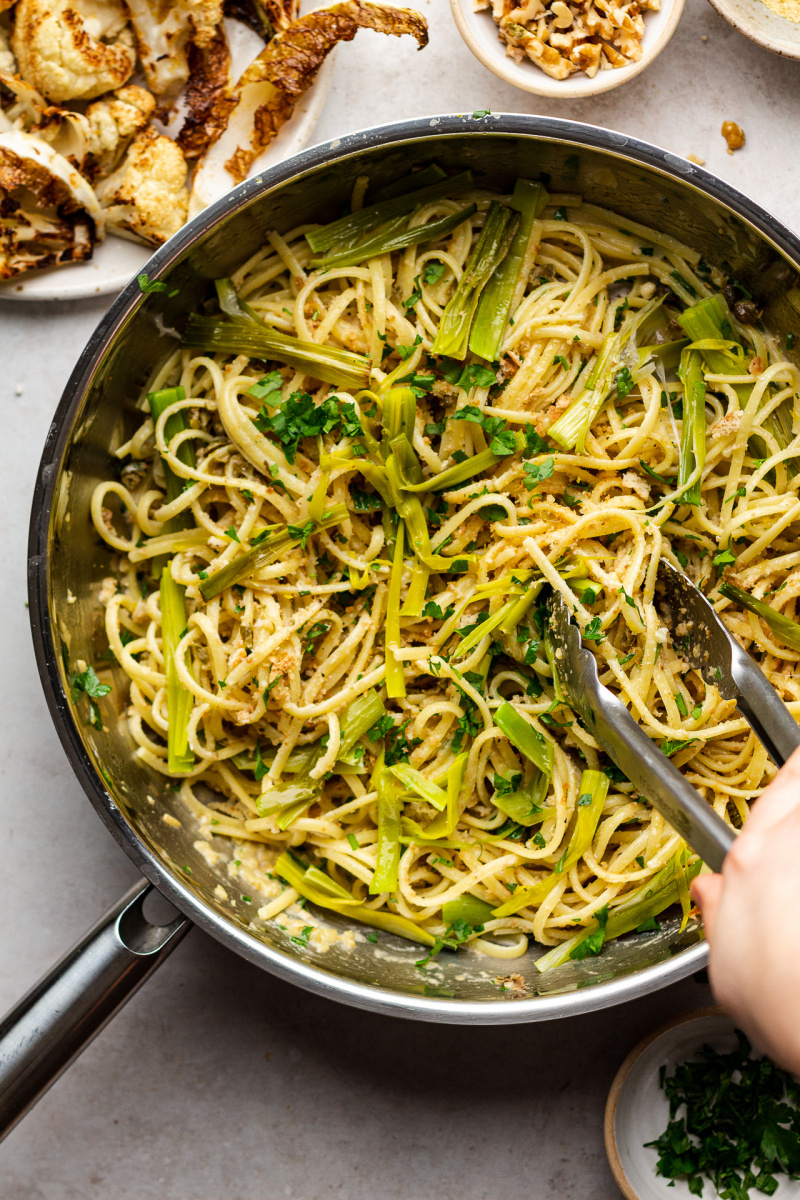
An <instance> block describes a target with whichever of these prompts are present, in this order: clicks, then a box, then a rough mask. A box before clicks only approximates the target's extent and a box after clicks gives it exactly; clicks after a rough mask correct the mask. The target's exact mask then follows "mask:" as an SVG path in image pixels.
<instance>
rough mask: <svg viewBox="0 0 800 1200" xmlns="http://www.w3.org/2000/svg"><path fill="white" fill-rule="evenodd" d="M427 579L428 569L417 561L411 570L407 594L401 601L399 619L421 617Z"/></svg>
mask: <svg viewBox="0 0 800 1200" xmlns="http://www.w3.org/2000/svg"><path fill="white" fill-rule="evenodd" d="M429 577H430V571H429V569H428V568H427V567H426V566H425V565H424V564H423V563H421V562H419V560H417V561H416V562H415V563H414V566H413V567H412V569H411V582H410V584H409V585H408V592H407V593H406V598H405V600H404V601H403V607H402V608H401V609H400V616H401V617H421V616H422V610H423V608H424V606H425V596H426V593H427V591H428V579H429Z"/></svg>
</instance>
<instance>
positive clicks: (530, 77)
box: [450, 0, 788, 100]
mask: <svg viewBox="0 0 800 1200" xmlns="http://www.w3.org/2000/svg"><path fill="white" fill-rule="evenodd" d="M730 2H732V3H736V4H737V5H738V4H747V3H749V4H753V5H756V4H757V5H759V6H760V7H764V5H762V4H761V0H730ZM712 3H715V4H716V0H712ZM450 7H451V8H452V10H453V16H454V18H455V22H456V25H457V26H458V31H459V33H460V34H461V36H462V37H463V39H464V41H465V42H466V43H467V45H468V46H469V48H470V50H471V51H472V53H473V54H474V55H475V57H476V58H478V59H480V61H481V62H482V63H483V65H484V66H485V67H488V68H489V70H490V71H494V73H495V75H498V76H499V77H500V78H501V79H504V80H505V81H506V83H513V85H514V87H518V88H521V89H522V90H523V91H524V92H535V93H536V95H537V96H551V97H552V98H553V99H559V98H561V99H564V100H580V99H581V98H583V97H584V96H596V95H598V93H600V92H608V91H610V90H611V88H615V87H619V86H620V85H621V84H623V83H627V82H628V80H629V79H633V78H634V76H636V75H638V74H639V73H640V71H644V69H645V68H646V67H648V66H649V65H650V63H651V62H652V61H653V59H654V58H657V57H658V55H659V54H660V53H661V51H662V50H663V49H664V47H665V46H666V44H667V42H668V41H669V39H670V38H671V37H672V35H673V33H674V32H675V28H676V26H677V24H678V21H679V20H680V15H681V13H682V12H683V0H661V8H660V9H659V11H658V12H646V13H645V14H644V37H643V39H642V57H641V58H640V59H639V61H638V62H634V63H631V64H630V66H628V67H614V68H613V69H612V70H609V71H598V72H597V74H596V75H595V77H594V79H590V78H589V76H588V75H585V74H584V73H583V72H582V71H581V72H579V73H578V74H576V75H570V77H569V78H568V79H551V77H550V76H549V75H546V74H545V73H544V71H543V70H542V69H541V67H537V66H536V64H535V63H532V62H531V60H530V59H529V58H525V59H524V60H523V61H522V62H520V63H518V62H515V61H514V59H513V58H509V56H508V55H507V54H506V47H505V43H504V42H501V41H500V38H499V37H498V29H497V25H496V24H495V22H494V19H493V17H492V14H491V12H490V11H489V9H484V10H482V11H481V12H475V11H474V10H473V7H472V0H450ZM720 11H721V10H720ZM765 11H766V12H769V9H767V8H765ZM777 19H779V18H776V20H777ZM786 23H787V24H788V22H786Z"/></svg>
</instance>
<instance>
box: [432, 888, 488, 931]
mask: <svg viewBox="0 0 800 1200" xmlns="http://www.w3.org/2000/svg"><path fill="white" fill-rule="evenodd" d="M442 919H443V920H444V922H445V924H447V925H452V924H453V922H454V921H466V922H467V924H468V925H472V926H473V927H475V926H476V925H485V924H486V922H487V921H491V919H492V906H491V904H487V903H486V901H485V900H479V899H478V897H477V896H470V895H469V894H467V893H465V894H464V895H463V896H459V897H458V898H457V899H456V900H448V901H447V903H446V904H443V905H442Z"/></svg>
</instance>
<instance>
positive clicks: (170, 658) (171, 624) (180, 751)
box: [159, 566, 194, 775]
mask: <svg viewBox="0 0 800 1200" xmlns="http://www.w3.org/2000/svg"><path fill="white" fill-rule="evenodd" d="M184 595H185V589H184V588H182V587H181V586H180V584H178V583H176V582H175V580H174V579H173V578H172V572H171V570H170V568H169V566H166V567H164V570H163V571H162V572H161V587H160V589H159V604H160V606H161V651H162V653H163V655H164V674H165V675H166V677H167V721H168V726H167V751H168V757H167V765H168V767H169V772H170V775H180V774H183V773H184V772H186V771H191V769H192V767H193V766H194V754H192V752H191V750H190V749H189V741H188V729H189V717H190V716H191V713H192V708H193V707H194V696H193V695H192V693H191V692H190V691H188V689H187V688H185V687H184V686H183V684H182V683H181V681H180V680H179V678H178V671H177V668H176V666H175V652H176V650H177V648H178V643H179V642H180V640H181V637H182V636H183V633H184V631H185V629H186V603H185V601H184Z"/></svg>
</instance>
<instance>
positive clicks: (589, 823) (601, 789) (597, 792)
mask: <svg viewBox="0 0 800 1200" xmlns="http://www.w3.org/2000/svg"><path fill="white" fill-rule="evenodd" d="M610 782H611V780H610V779H609V778H608V776H607V775H604V774H603V772H602V771H584V772H583V775H582V776H581V785H580V791H579V793H578V816H577V818H576V820H575V828H574V830H573V832H572V837H571V838H570V840H569V843H568V845H567V848H566V850H565V851H564V853H563V855H562V856H561V858H560V859H559V861H558V862H557V863H556V865H555V868H554V869H553V872H552V874H550V875H548V876H547V877H546V878H545V879H543V880H542V881H541V883H536V884H534V885H533V887H527V888H517V890H516V892H514V895H513V896H512V897H511V899H510V900H507V901H506V902H505V904H502V905H501V906H500V908H496V909H495V910H494V915H495V916H496V917H510V916H511V915H512V914H513V913H517V912H519V910H520V909H521V908H535V907H538V905H540V904H541V903H542V901H543V900H544V899H546V897H547V896H548V895H549V894H550V892H552V890H553V888H554V887H555V886H556V884H557V883H559V882H560V880H562V879H565V878H566V876H567V873H568V872H569V871H570V869H571V868H572V867H574V866H575V863H576V862H578V860H579V859H580V858H582V857H583V855H584V854H585V853H586V851H587V850H588V849H589V848H590V846H591V844H592V840H593V838H594V835H595V830H596V829H597V825H598V823H599V821H600V816H601V814H602V812H603V805H604V804H605V802H606V796H607V795H608V786H609V783H610Z"/></svg>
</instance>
